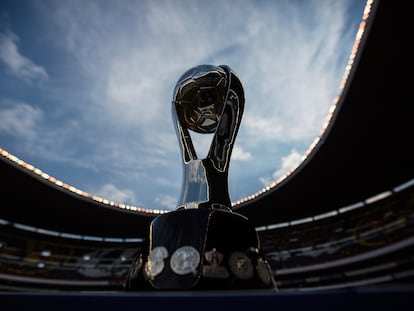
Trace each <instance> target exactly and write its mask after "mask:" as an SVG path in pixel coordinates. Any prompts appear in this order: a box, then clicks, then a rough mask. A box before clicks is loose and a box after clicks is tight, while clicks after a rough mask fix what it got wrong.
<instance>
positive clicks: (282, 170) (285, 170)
mask: <svg viewBox="0 0 414 311" xmlns="http://www.w3.org/2000/svg"><path fill="white" fill-rule="evenodd" d="M301 162H302V155H301V154H300V153H299V152H297V151H296V150H294V149H293V150H291V152H290V153H289V154H288V155H287V156H285V157H282V159H281V164H280V167H279V168H278V169H277V170H276V171H275V172H274V173H273V174H272V177H261V178H260V182H261V183H262V184H263V185H264V186H267V185H269V184H270V183H272V182H274V181H276V180H277V179H279V178H280V177H282V176H284V175H286V174H289V173H291V172H292V170H293V169H295V168H296V167H297V166H298V165H299V164H300V163H301Z"/></svg>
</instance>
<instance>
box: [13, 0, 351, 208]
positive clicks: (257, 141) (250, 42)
mask: <svg viewBox="0 0 414 311" xmlns="http://www.w3.org/2000/svg"><path fill="white" fill-rule="evenodd" d="M287 3H288V2H282V1H280V2H278V1H273V2H272V1H269V2H266V1H265V2H257V1H256V2H255V1H238V2H237V5H235V4H234V3H233V2H226V1H211V2H209V5H208V6H206V5H205V3H204V2H203V1H188V2H187V1H176V2H171V1H165V2H164V1H114V2H112V1H104V2H103V1H87V2H85V1H81V0H80V1H77V0H73V1H65V2H62V1H60V2H54V1H50V2H43V3H42V4H37V5H40V6H43V8H44V12H43V13H44V16H45V17H47V18H50V19H53V20H51V21H50V22H52V23H51V25H53V27H50V29H51V31H52V32H53V34H49V38H50V39H51V40H53V42H55V44H56V46H60V47H63V48H64V50H65V51H64V52H65V53H62V54H64V55H66V53H67V52H69V54H70V55H71V56H72V57H73V58H74V59H76V60H77V61H78V64H79V66H80V69H81V70H82V72H80V73H79V75H80V76H82V77H86V78H87V79H89V81H87V83H85V84H84V85H85V87H84V90H77V91H78V92H79V93H85V94H88V95H89V96H90V97H91V98H92V100H90V98H89V97H88V98H85V99H83V100H84V102H82V103H81V101H82V99H81V98H80V99H79V101H78V100H77V102H79V106H83V107H87V108H85V110H86V111H87V113H90V111H95V112H96V111H98V112H99V113H97V114H96V115H87V113H85V112H84V111H82V112H81V113H82V117H81V118H80V119H79V127H78V128H77V131H76V133H75V131H74V133H72V135H79V133H80V132H82V133H84V132H85V131H84V128H87V129H88V130H90V129H91V128H97V129H101V130H95V131H93V130H90V132H92V133H93V134H94V135H92V137H89V138H87V139H83V138H82V140H85V141H92V140H93V143H91V144H90V145H89V146H88V148H84V149H85V150H86V149H87V150H88V151H87V152H88V153H87V154H79V156H80V157H81V158H82V159H83V161H84V162H88V163H93V164H94V166H95V167H97V168H99V167H102V169H103V170H107V171H109V170H112V171H113V172H112V173H113V174H114V175H117V176H121V175H124V176H131V175H133V176H134V177H136V178H135V179H136V180H138V177H139V178H143V176H144V177H145V178H151V180H159V181H161V180H168V178H164V175H163V174H167V173H168V174H169V176H170V177H171V176H181V165H180V164H181V163H180V162H179V159H178V157H179V147H178V142H177V139H176V137H175V133H174V129H173V126H172V121H171V113H170V107H171V99H172V95H173V94H172V92H173V88H174V84H175V82H176V81H177V79H178V78H179V76H180V75H181V74H182V73H183V72H184V71H185V70H186V69H188V68H189V67H190V66H194V65H198V64H201V63H211V64H216V65H220V64H228V65H230V66H231V67H232V68H233V69H234V70H235V71H236V72H237V73H238V74H239V76H240V78H241V80H242V83H243V85H244V88H245V93H246V106H245V112H244V117H243V120H242V125H241V128H240V131H239V135H238V137H237V143H238V144H239V145H240V146H243V149H241V148H240V147H237V146H238V145H237V146H235V148H234V150H233V154H232V160H245V161H247V160H250V159H252V158H253V157H254V159H255V161H263V163H265V162H266V161H265V160H263V159H264V158H265V157H264V156H262V155H261V154H259V153H260V151H257V150H259V149H260V146H262V145H263V144H266V145H267V146H269V145H270V144H277V143H278V142H284V143H286V144H289V142H291V141H294V142H298V141H299V142H300V143H301V144H302V145H304V144H306V141H307V140H308V141H309V144H310V143H311V141H312V140H313V138H314V137H315V135H317V134H318V133H319V130H320V128H321V126H322V123H323V121H324V120H325V116H326V114H327V112H328V108H329V106H330V104H331V102H332V100H333V98H334V96H335V95H337V92H338V91H339V82H340V78H341V77H342V74H343V69H344V68H342V67H341V66H339V65H338V55H341V54H343V49H344V46H345V45H344V44H345V43H346V42H347V43H349V52H350V50H351V44H352V42H351V41H350V40H348V41H346V40H345V39H347V38H346V37H344V35H343V32H342V28H343V27H344V21H345V20H344V16H345V13H344V10H342V8H341V7H340V6H345V5H346V4H345V2H343V1H338V2H331V1H326V2H323V3H322V4H320V2H311V1H309V2H304V1H298V2H294V1H292V2H289V4H287ZM291 3H292V4H291ZM315 3H318V8H316V7H314V5H315ZM301 5H306V8H302V7H300V6H301ZM310 24H312V27H310ZM8 40H9V41H8V42H9V43H8V44H9V45H10V44H11V43H12V45H11V46H13V44H14V51H15V53H14V55H20V53H19V52H18V49H17V45H16V43H17V38H16V39H10V38H9V39H8ZM55 40H56V41H55ZM10 42H11V43H10ZM345 48H346V46H345ZM8 49H9V50H13V48H11V49H10V48H8ZM18 58H19V57H15V59H18ZM22 59H23V60H24V59H26V58H24V57H23V56H22V55H20V63H24V61H22ZM17 63H19V62H17ZM26 63H28V64H32V65H34V64H33V62H30V61H29V60H27V59H26ZM34 66H36V65H34ZM18 67H19V66H17V67H16V68H18ZM35 68H36V67H35ZM40 68H41V67H40ZM76 69H78V68H76ZM38 71H39V70H38ZM34 72H36V70H34ZM40 72H41V70H40ZM45 73H46V72H45ZM40 76H41V74H40ZM74 76H75V77H76V75H74ZM61 95H62V96H65V94H61ZM56 108H58V103H57V104H56ZM88 109H90V110H88ZM69 131H70V129H69ZM69 131H68V132H69ZM63 132H64V131H63V129H62V133H63ZM64 133H65V135H71V134H70V133H67V132H64ZM51 140H52V139H51ZM196 140H197V139H196ZM60 141H63V139H62V140H60ZM68 141H70V140H68ZM197 142H198V140H197ZM62 144H63V143H62ZM199 145H200V146H199V148H197V151H199V150H202V151H205V150H207V151H208V147H209V145H210V141H208V140H207V139H204V140H200V143H199ZM64 147H65V146H63V145H61V146H60V149H59V150H57V149H56V150H55V152H56V154H67V153H65V152H63V149H64ZM69 147H70V148H73V147H72V146H69ZM69 147H67V148H68V149H69ZM253 147H254V148H253ZM45 149H46V148H45ZM80 149H82V148H80ZM247 150H249V151H251V150H256V151H255V152H254V153H253V151H251V152H252V153H253V154H251V153H250V152H248V151H247ZM48 151H49V152H53V151H51V150H50V149H48ZM204 153H205V152H204ZM200 155H203V152H200ZM77 156H78V154H77ZM292 157H293V156H292ZM56 158H57V157H56ZM266 159H267V158H266ZM277 160H278V159H275V161H277ZM273 161H274V160H272V162H270V163H269V165H273ZM285 161H287V160H285ZM282 162H283V161H282ZM284 165H285V166H288V164H287V163H285V164H284ZM282 166H283V164H282ZM175 167H177V169H176V170H175ZM145 170H147V171H145ZM282 170H283V168H281V169H280V172H279V173H278V172H275V175H274V176H276V175H277V174H281V172H282ZM154 172H156V174H158V173H159V174H160V175H159V176H155V174H154ZM149 176H150V177H149ZM274 176H272V178H274ZM179 179H180V178H179V177H178V178H177V180H179ZM269 179H270V178H269ZM154 188H155V187H154ZM135 189H140V187H135ZM158 190H159V189H157V191H158ZM137 197H141V196H140V195H139V194H137ZM155 197H156V196H152V198H153V200H155V199H154V198H155ZM157 202H158V203H159V204H161V203H162V202H163V204H166V203H165V201H164V199H162V198H158V200H157Z"/></svg>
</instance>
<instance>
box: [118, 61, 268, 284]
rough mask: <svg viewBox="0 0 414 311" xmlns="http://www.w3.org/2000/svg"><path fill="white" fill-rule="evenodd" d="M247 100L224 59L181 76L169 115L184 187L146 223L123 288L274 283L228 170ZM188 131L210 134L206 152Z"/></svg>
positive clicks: (237, 79)
mask: <svg viewBox="0 0 414 311" xmlns="http://www.w3.org/2000/svg"><path fill="white" fill-rule="evenodd" d="M244 101H245V100H244V91H243V87H242V84H241V82H240V80H239V78H238V77H237V75H236V74H235V73H234V72H233V71H232V70H231V69H230V68H229V67H228V66H224V65H223V66H212V65H200V66H197V67H194V68H191V69H189V70H188V71H186V72H185V73H184V74H183V75H182V76H181V77H180V78H179V80H178V82H177V84H176V87H175V90H174V97H173V101H172V118H173V122H174V127H175V129H176V133H177V138H178V142H179V147H180V150H181V155H182V160H183V182H182V188H181V194H180V197H179V200H178V204H177V209H176V210H175V211H173V212H170V213H167V214H163V215H160V216H158V217H156V218H155V219H154V220H153V221H152V222H151V224H150V228H149V233H148V237H147V239H146V243H145V245H143V247H142V250H141V252H140V254H139V255H138V256H137V258H136V259H135V261H134V263H133V264H132V266H131V269H130V271H129V274H128V276H127V278H126V281H125V288H126V289H128V290H140V289H160V290H176V289H208V290H214V289H259V288H269V289H276V285H275V281H274V279H273V274H272V272H271V270H270V267H269V265H268V263H267V261H266V259H265V258H264V255H263V253H262V250H261V247H260V241H259V238H258V235H257V233H256V230H255V228H254V227H252V226H251V225H250V223H249V221H248V219H247V218H246V217H244V216H242V215H240V214H238V213H235V212H233V211H232V209H231V201H230V196H229V191H228V170H229V164H230V157H231V152H232V149H233V146H234V142H235V139H236V135H237V132H238V129H239V127H240V122H241V119H242V114H243V108H244ZM190 131H194V132H196V133H201V134H212V136H213V137H212V140H211V145H210V148H209V151H208V154H207V156H206V158H204V159H199V158H198V157H197V153H196V151H195V148H194V145H193V142H192V139H191V136H190Z"/></svg>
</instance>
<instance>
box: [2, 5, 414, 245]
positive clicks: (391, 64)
mask: <svg viewBox="0 0 414 311" xmlns="http://www.w3.org/2000/svg"><path fill="white" fill-rule="evenodd" d="M409 21H410V19H409V18H408V10H407V9H406V8H404V7H401V6H400V5H399V3H397V1H374V6H373V12H372V14H371V17H370V19H369V20H368V21H367V24H366V25H364V35H363V39H362V40H361V42H360V43H359V44H360V47H359V49H358V53H357V54H356V55H355V59H354V65H353V66H352V69H351V71H350V72H349V77H348V79H347V82H346V85H345V86H344V90H343V93H342V95H341V97H340V98H339V101H338V103H337V105H336V110H335V111H334V112H333V114H332V118H333V119H332V121H331V122H330V124H329V126H328V128H327V129H326V131H325V132H324V134H323V135H321V137H320V140H319V141H318V142H317V144H316V145H315V147H314V148H313V149H312V151H311V153H310V154H309V155H308V157H307V159H306V160H305V161H304V162H303V163H302V164H301V165H300V166H299V167H298V168H297V169H296V170H295V171H293V172H292V173H291V174H290V175H289V176H287V177H286V179H284V180H283V181H282V182H280V183H278V184H277V185H275V186H274V187H273V188H271V189H268V190H267V191H263V192H262V193H260V194H258V195H257V196H255V197H254V198H249V199H247V200H245V201H244V202H242V203H240V204H237V205H235V207H234V210H235V211H236V212H238V213H241V214H243V215H245V216H247V217H248V218H249V219H250V220H251V222H252V223H253V224H254V225H255V226H264V225H269V224H273V223H280V222H285V221H290V220H295V219H302V218H306V217H311V216H314V215H317V214H321V213H326V212H329V211H331V210H337V209H339V208H342V207H346V206H349V205H352V204H354V203H356V202H359V201H361V200H365V199H367V198H369V197H371V196H374V195H377V194H378V193H381V192H384V191H389V190H392V189H393V188H394V187H396V186H398V185H400V184H403V183H405V182H407V181H410V180H412V179H413V178H414V165H413V159H414V151H413V148H412V146H411V144H412V141H413V139H412V136H413V116H414V114H413V112H414V108H413V105H412V104H411V101H409V100H408V99H409V98H410V97H409V95H410V94H409V92H410V88H409V80H408V77H410V71H409V68H408V64H409V61H410V60H411V59H410V58H409V57H411V55H408V40H407V37H404V35H403V32H404V31H407V30H408V26H409V25H408V23H409ZM0 151H2V150H0ZM2 155H3V156H0V172H1V177H0V178H1V181H2V185H3V186H2V196H1V200H2V204H1V207H0V218H1V219H7V220H9V221H13V222H17V223H21V224H26V225H31V226H34V227H39V228H44V229H49V230H56V231H63V232H68V233H76V234H84V235H99V236H113V237H134V236H138V237H142V236H144V234H145V232H146V228H147V225H148V224H149V222H150V221H151V220H152V219H153V218H154V217H156V216H157V215H158V214H157V212H151V213H149V212H148V211H146V210H143V209H142V210H141V209H138V210H137V209H136V208H134V207H129V206H123V205H119V204H114V203H112V202H106V201H105V200H101V199H100V198H92V197H90V196H88V195H87V194H85V193H83V192H82V191H79V190H78V189H73V188H71V187H70V186H68V185H60V184H59V183H56V181H54V182H51V178H50V176H44V175H42V174H41V172H40V173H39V172H36V171H35V170H28V169H27V168H25V167H23V166H22V165H20V164H19V163H20V162H21V161H20V160H19V159H17V160H16V159H13V157H12V156H7V152H5V151H4V150H3V154H2Z"/></svg>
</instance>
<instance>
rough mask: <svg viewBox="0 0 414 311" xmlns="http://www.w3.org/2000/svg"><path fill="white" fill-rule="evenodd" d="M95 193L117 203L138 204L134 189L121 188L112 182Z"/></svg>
mask: <svg viewBox="0 0 414 311" xmlns="http://www.w3.org/2000/svg"><path fill="white" fill-rule="evenodd" d="M94 195H97V196H100V197H102V198H105V199H107V200H111V201H114V202H116V203H128V204H136V200H135V194H134V191H133V190H130V189H119V188H117V187H116V186H115V185H112V184H105V185H103V186H102V187H101V188H99V189H97V190H96V192H95V193H94Z"/></svg>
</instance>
